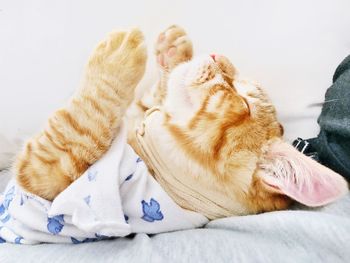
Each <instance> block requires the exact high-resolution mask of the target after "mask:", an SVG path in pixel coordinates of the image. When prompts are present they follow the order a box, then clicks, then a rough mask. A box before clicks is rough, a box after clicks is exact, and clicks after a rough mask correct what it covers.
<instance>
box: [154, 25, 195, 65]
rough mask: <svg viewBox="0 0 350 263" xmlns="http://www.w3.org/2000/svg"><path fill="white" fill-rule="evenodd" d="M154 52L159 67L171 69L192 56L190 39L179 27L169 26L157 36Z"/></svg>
mask: <svg viewBox="0 0 350 263" xmlns="http://www.w3.org/2000/svg"><path fill="white" fill-rule="evenodd" d="M155 54H156V56H157V63H158V65H159V66H160V67H161V68H163V69H166V70H172V69H173V68H174V67H176V66H177V65H178V64H180V63H182V62H186V61H188V60H190V59H191V58H192V54H193V48H192V41H191V40H190V39H189V37H188V36H187V34H186V32H185V31H184V30H183V29H182V28H181V27H179V26H176V25H174V26H171V27H169V28H168V29H166V30H165V31H164V32H162V33H160V35H159V36H158V40H157V42H156V44H155Z"/></svg>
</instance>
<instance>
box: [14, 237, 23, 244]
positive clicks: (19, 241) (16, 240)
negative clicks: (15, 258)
mask: <svg viewBox="0 0 350 263" xmlns="http://www.w3.org/2000/svg"><path fill="white" fill-rule="evenodd" d="M22 239H23V237H16V238H15V244H21V240H22Z"/></svg>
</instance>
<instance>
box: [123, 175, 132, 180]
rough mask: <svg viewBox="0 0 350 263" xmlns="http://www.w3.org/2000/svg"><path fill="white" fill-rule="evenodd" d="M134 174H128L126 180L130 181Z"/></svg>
mask: <svg viewBox="0 0 350 263" xmlns="http://www.w3.org/2000/svg"><path fill="white" fill-rule="evenodd" d="M132 176H133V174H130V175H128V177H126V178H125V181H129V180H130V179H131V178H132Z"/></svg>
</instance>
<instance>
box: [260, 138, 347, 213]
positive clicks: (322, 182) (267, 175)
mask: <svg viewBox="0 0 350 263" xmlns="http://www.w3.org/2000/svg"><path fill="white" fill-rule="evenodd" d="M260 168H261V170H260V172H259V174H258V176H259V177H260V179H261V183H262V185H263V186H264V188H265V189H267V191H269V192H270V193H276V194H281V195H286V196H288V197H290V198H292V199H293V200H296V201H297V202H299V203H302V204H304V205H307V206H311V207H317V206H323V205H326V204H329V203H331V202H333V201H335V200H336V199H338V198H340V197H342V196H344V195H345V194H346V193H347V192H348V184H347V182H346V181H345V180H344V179H343V177H342V176H340V175H339V174H337V173H335V172H333V171H332V170H330V169H329V168H327V167H325V166H323V165H321V164H319V163H317V162H316V161H314V160H313V159H311V158H310V157H307V156H305V155H304V154H302V153H300V152H298V151H297V150H296V149H294V148H293V147H292V146H291V145H289V144H288V143H286V142H283V141H282V140H277V141H276V142H274V143H272V144H271V145H270V147H269V149H268V151H267V153H266V156H265V160H264V161H263V162H262V164H261V165H260Z"/></svg>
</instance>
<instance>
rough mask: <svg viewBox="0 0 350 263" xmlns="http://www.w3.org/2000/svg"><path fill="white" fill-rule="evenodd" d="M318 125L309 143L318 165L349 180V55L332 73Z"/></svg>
mask: <svg viewBox="0 0 350 263" xmlns="http://www.w3.org/2000/svg"><path fill="white" fill-rule="evenodd" d="M318 124H319V125H320V133H319V135H318V136H317V138H314V139H311V140H310V141H309V142H310V143H311V144H312V147H313V148H314V149H316V150H317V153H318V157H319V160H320V162H321V163H322V164H324V165H325V166H328V167H329V168H331V169H333V170H334V171H336V172H338V173H339V174H341V175H343V176H344V177H345V178H346V179H347V180H348V181H350V56H348V57H346V58H345V59H344V60H343V62H342V63H341V64H340V65H339V66H338V68H337V69H336V71H335V73H334V76H333V85H332V86H331V87H330V88H329V89H328V90H327V92H326V95H325V101H324V104H323V108H322V112H321V115H320V116H319V118H318Z"/></svg>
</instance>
